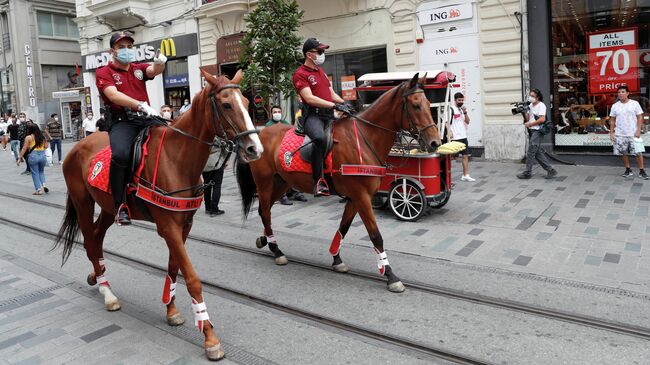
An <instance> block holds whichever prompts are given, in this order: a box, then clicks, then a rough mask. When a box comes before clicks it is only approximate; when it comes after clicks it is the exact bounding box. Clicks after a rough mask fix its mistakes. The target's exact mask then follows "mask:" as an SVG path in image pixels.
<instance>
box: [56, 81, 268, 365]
mask: <svg viewBox="0 0 650 365" xmlns="http://www.w3.org/2000/svg"><path fill="white" fill-rule="evenodd" d="M201 72H202V74H203V76H204V77H205V79H206V80H207V85H206V86H205V87H204V88H203V90H202V91H201V92H200V93H198V94H197V95H196V96H195V98H194V100H193V103H192V107H191V109H190V110H189V111H187V112H186V113H184V114H183V115H182V116H181V117H179V118H178V119H177V120H176V121H175V122H174V123H173V127H165V126H162V125H161V126H157V127H154V128H152V129H151V132H150V133H151V136H150V139H149V144H148V146H149V151H156V153H150V154H149V155H148V156H147V157H146V160H145V165H144V169H143V171H142V173H141V177H142V179H143V180H147V181H151V179H152V176H153V174H154V169H156V166H155V162H156V159H157V156H156V155H159V164H158V167H157V170H158V173H157V182H156V186H157V187H159V188H161V189H164V190H165V191H168V192H173V191H180V192H178V193H177V194H174V195H173V196H174V197H178V198H183V197H185V198H187V197H193V196H196V195H197V193H200V189H202V185H201V171H202V170H203V168H204V167H205V164H206V162H207V160H208V155H209V153H210V149H211V147H212V146H213V145H220V146H222V148H223V149H224V151H223V152H225V153H228V154H229V153H230V152H231V151H233V150H236V151H238V155H237V158H238V159H239V160H241V161H243V162H244V163H247V162H251V161H254V160H257V159H259V158H260V156H261V154H262V152H263V148H262V145H261V143H260V139H259V136H258V135H257V133H258V132H259V131H257V130H255V129H254V126H253V123H252V121H251V119H250V116H249V114H248V100H247V99H246V98H245V97H244V96H243V95H242V93H241V91H240V89H239V83H240V82H241V79H242V73H241V71H239V72H237V74H236V75H235V77H234V78H233V80H232V81H231V80H229V79H228V78H226V77H223V76H221V77H217V76H215V75H211V74H209V73H207V72H205V71H203V70H201ZM161 124H163V123H161ZM166 128H169V129H167V133H166V136H165V139H164V143H163V144H162V146H161V148H160V152H159V153H158V150H159V149H158V147H159V146H160V141H161V136H162V135H163V131H165V129H166ZM108 144H109V138H108V133H93V134H92V135H91V136H89V137H87V138H85V139H83V140H82V141H81V142H79V143H78V144H77V145H76V146H74V147H73V148H72V149H71V150H70V152H69V153H68V156H67V157H66V159H65V163H64V164H63V175H64V177H65V182H66V185H67V187H68V199H67V204H66V213H65V218H64V221H63V224H62V226H61V229H60V230H59V234H58V236H57V239H56V243H55V247H56V246H58V245H59V244H61V243H63V245H64V249H63V263H65V261H66V260H67V259H68V257H69V256H70V252H71V250H72V247H73V245H74V243H75V238H76V236H77V234H78V232H79V229H81V233H82V235H83V243H84V248H85V249H86V254H87V256H88V259H89V260H90V262H91V263H92V266H93V271H92V272H91V274H90V275H89V276H88V283H89V284H90V285H94V284H95V283H97V282H99V284H100V285H99V292H100V293H101V294H102V295H103V296H104V303H105V305H106V309H108V310H109V311H112V310H118V309H120V304H119V302H118V300H117V298H116V297H115V295H114V294H113V293H112V291H111V287H110V285H108V282H107V281H106V278H105V276H104V275H105V274H104V271H105V266H104V259H103V256H104V255H103V248H102V247H103V243H104V236H105V234H106V230H107V229H108V228H109V227H110V226H111V225H112V224H113V222H114V220H115V214H114V206H113V198H112V196H111V195H110V194H109V193H106V192H104V191H101V190H99V189H96V188H94V187H92V186H90V185H89V183H88V181H87V177H88V171H89V169H90V168H91V166H90V165H91V163H92V161H93V158H94V156H95V155H96V154H97V153H98V152H99V151H101V150H102V149H103V148H104V147H106V146H108ZM141 181H142V180H141ZM188 187H189V188H190V189H187V188H188ZM135 199H136V198H135V197H133V196H130V197H129V198H128V204H129V206H130V207H132V208H133V207H136V206H137V205H136V200H135ZM95 203H97V204H99V206H100V208H101V211H100V213H99V217H98V218H97V220H95V221H94V222H93V217H94V209H95ZM145 206H146V210H147V212H146V213H143V212H141V211H139V210H138V209H132V210H131V212H132V218H133V219H139V220H151V221H153V222H154V223H156V227H157V231H158V235H159V236H160V237H162V238H163V239H164V240H165V241H166V243H167V247H168V249H169V262H168V277H167V281H166V283H165V289H164V292H163V298H167V300H165V299H163V301H164V302H166V303H165V304H167V321H168V323H169V324H170V325H180V324H182V323H183V322H184V321H185V320H184V318H183V317H182V316H181V315H180V313H179V312H178V310H177V309H176V306H175V305H174V293H175V287H176V276H177V274H178V270H179V269H180V271H181V273H182V274H183V277H184V279H185V284H186V286H187V290H188V292H189V294H190V297H191V298H192V309H193V311H194V312H195V313H194V320H195V325H196V326H197V327H198V328H199V331H201V332H203V334H204V335H205V343H204V345H205V349H206V355H207V356H208V358H209V359H211V360H218V359H220V358H222V357H223V356H224V351H223V346H222V345H221V343H220V341H219V339H218V338H217V336H216V335H215V333H214V330H213V326H212V323H211V322H210V320H209V318H208V313H207V309H206V306H205V304H204V303H203V295H202V292H201V281H200V279H199V277H198V275H197V273H196V272H195V271H194V268H193V267H192V263H191V262H190V259H189V256H188V254H187V252H186V250H185V246H184V244H185V240H186V239H187V236H188V234H189V232H190V229H191V227H192V217H193V216H194V213H195V212H196V211H195V210H191V211H183V212H178V211H171V210H166V209H163V208H160V207H157V206H155V205H153V204H150V203H146V202H145ZM147 213H148V216H147Z"/></svg>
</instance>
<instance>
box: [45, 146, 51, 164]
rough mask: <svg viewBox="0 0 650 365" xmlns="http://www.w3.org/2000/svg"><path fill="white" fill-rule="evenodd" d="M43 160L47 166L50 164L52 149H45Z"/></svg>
mask: <svg viewBox="0 0 650 365" xmlns="http://www.w3.org/2000/svg"><path fill="white" fill-rule="evenodd" d="M45 159H46V160H47V164H48V165H51V164H52V149H51V148H46V149H45Z"/></svg>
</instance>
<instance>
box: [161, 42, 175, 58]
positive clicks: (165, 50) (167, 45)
mask: <svg viewBox="0 0 650 365" xmlns="http://www.w3.org/2000/svg"><path fill="white" fill-rule="evenodd" d="M160 52H161V53H162V54H164V55H165V56H167V57H176V45H175V44H174V40H173V39H171V38H167V39H163V40H162V41H160Z"/></svg>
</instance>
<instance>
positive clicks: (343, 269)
mask: <svg viewBox="0 0 650 365" xmlns="http://www.w3.org/2000/svg"><path fill="white" fill-rule="evenodd" d="M332 269H333V270H334V271H335V272H340V273H346V272H348V271H349V270H350V269H348V265H346V264H345V263H344V262H341V263H340V264H338V265H332Z"/></svg>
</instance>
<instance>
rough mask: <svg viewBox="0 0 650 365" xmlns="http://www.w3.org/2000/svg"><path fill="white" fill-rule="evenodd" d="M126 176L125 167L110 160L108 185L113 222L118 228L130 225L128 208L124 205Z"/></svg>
mask: <svg viewBox="0 0 650 365" xmlns="http://www.w3.org/2000/svg"><path fill="white" fill-rule="evenodd" d="M127 174H128V173H127V169H126V167H125V166H122V165H120V164H118V163H117V162H115V161H113V160H111V171H110V183H111V192H112V193H113V203H115V221H116V222H117V225H118V226H128V225H129V224H131V217H130V215H129V207H128V206H127V205H126V204H124V200H125V198H126V176H127Z"/></svg>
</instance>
